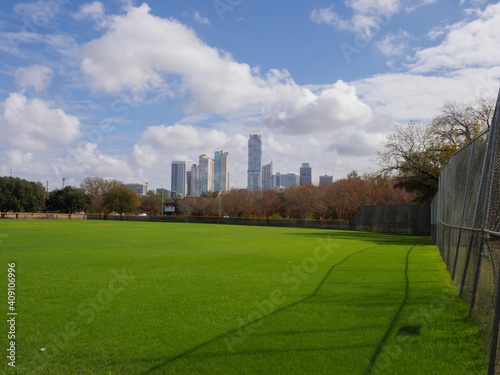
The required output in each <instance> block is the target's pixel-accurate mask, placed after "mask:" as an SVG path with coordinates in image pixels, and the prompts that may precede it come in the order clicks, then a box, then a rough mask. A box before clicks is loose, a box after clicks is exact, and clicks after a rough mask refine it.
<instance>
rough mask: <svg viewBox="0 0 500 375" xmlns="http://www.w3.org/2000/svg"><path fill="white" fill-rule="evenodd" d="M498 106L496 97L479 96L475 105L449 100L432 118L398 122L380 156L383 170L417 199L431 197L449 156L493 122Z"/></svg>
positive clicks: (419, 200) (421, 201)
mask: <svg viewBox="0 0 500 375" xmlns="http://www.w3.org/2000/svg"><path fill="white" fill-rule="evenodd" d="M494 109H495V101H494V100H493V99H483V98H481V99H478V100H477V101H476V103H474V105H458V104H455V103H449V104H446V105H445V106H444V107H443V108H442V110H441V114H440V115H439V116H437V117H435V118H433V119H432V120H430V121H426V122H422V123H415V122H409V123H408V124H406V125H396V126H395V132H394V133H393V134H392V135H390V136H389V137H388V138H387V139H386V140H385V142H384V144H383V150H382V151H380V152H379V153H378V156H377V159H378V163H379V165H380V166H381V167H382V169H381V170H380V173H381V174H388V175H390V176H391V177H392V178H393V179H394V180H395V181H396V182H397V184H396V185H395V186H396V187H401V188H404V189H406V190H407V191H409V192H413V193H415V194H416V195H415V202H416V203H424V202H430V201H432V198H433V197H434V195H435V194H436V193H437V189H438V182H439V174H440V171H441V168H442V167H443V166H444V165H445V164H446V162H447V161H448V159H449V158H450V156H451V155H452V154H453V153H454V152H456V151H457V150H458V149H460V148H461V147H463V146H464V145H465V144H467V143H468V142H470V141H471V140H473V139H474V138H475V137H477V136H478V135H480V134H481V133H482V132H484V131H485V130H487V129H488V128H489V126H490V123H491V120H492V117H493V114H494Z"/></svg>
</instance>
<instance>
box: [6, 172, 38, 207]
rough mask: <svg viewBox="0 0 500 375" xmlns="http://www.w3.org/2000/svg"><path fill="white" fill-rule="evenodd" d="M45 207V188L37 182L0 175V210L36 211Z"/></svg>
mask: <svg viewBox="0 0 500 375" xmlns="http://www.w3.org/2000/svg"><path fill="white" fill-rule="evenodd" d="M44 209H45V188H44V187H43V185H42V184H41V183H39V182H31V181H26V180H23V179H20V178H17V177H0V211H13V212H38V211H43V210H44Z"/></svg>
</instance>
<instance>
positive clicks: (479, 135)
mask: <svg viewBox="0 0 500 375" xmlns="http://www.w3.org/2000/svg"><path fill="white" fill-rule="evenodd" d="M490 129H491V126H490V127H489V128H488V129H486V130H485V131H483V132H482V133H481V134H478V135H477V136H475V137H474V139H471V140H470V141H469V142H467V143H466V144H465V145H463V146H462V147H460V148H459V149H458V150H457V151H455V152H454V153H453V154H451V156H450V157H449V158H448V160H447V161H446V163H445V164H444V165H443V166H442V167H441V171H442V170H443V169H445V168H446V166H447V165H448V163H449V162H450V161H452V160H453V159H455V156H456V155H457V154H458V153H460V152H462V151H463V150H465V149H466V148H467V147H469V146H470V145H471V144H473V143H475V142H476V141H477V140H478V139H479V138H481V137H482V136H483V135H485V134H487V133H488V132H489V131H490Z"/></svg>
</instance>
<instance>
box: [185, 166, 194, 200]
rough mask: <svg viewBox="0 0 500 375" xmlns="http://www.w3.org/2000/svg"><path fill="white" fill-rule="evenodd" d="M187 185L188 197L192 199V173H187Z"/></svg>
mask: <svg viewBox="0 0 500 375" xmlns="http://www.w3.org/2000/svg"><path fill="white" fill-rule="evenodd" d="M186 185H187V190H186V196H189V197H191V196H192V195H193V178H192V173H191V171H187V172H186Z"/></svg>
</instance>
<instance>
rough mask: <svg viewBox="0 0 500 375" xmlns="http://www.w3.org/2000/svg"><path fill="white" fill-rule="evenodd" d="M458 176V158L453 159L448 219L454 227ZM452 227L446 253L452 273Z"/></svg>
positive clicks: (449, 230)
mask: <svg viewBox="0 0 500 375" xmlns="http://www.w3.org/2000/svg"><path fill="white" fill-rule="evenodd" d="M456 176H457V158H456V156H455V157H454V158H453V173H452V176H451V209H450V214H449V217H448V223H447V224H448V225H453V223H452V221H453V211H454V210H455V180H456ZM451 231H452V229H451V227H448V246H447V251H446V267H447V268H448V271H451V268H450V252H451Z"/></svg>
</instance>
